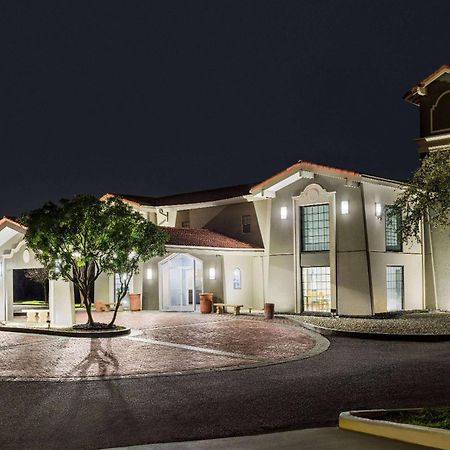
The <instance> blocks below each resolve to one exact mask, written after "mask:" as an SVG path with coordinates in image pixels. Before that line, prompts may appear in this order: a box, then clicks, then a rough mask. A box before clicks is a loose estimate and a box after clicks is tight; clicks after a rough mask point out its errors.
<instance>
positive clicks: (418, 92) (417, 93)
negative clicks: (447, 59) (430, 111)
mask: <svg viewBox="0 0 450 450" xmlns="http://www.w3.org/2000/svg"><path fill="white" fill-rule="evenodd" d="M444 74H450V66H449V65H448V64H443V65H442V66H441V67H439V69H437V70H435V71H434V72H432V73H430V75H428V76H427V77H425V78H424V79H423V80H422V81H419V83H417V84H416V85H415V86H413V87H412V88H411V89H410V90H409V91H408V92H407V93H406V94H405V95H404V96H403V98H404V99H405V100H406V101H408V102H410V103H413V104H414V105H418V104H419V103H420V97H423V96H424V95H426V92H427V91H426V87H427V86H428V85H429V84H431V83H432V82H433V81H436V80H437V79H438V78H440V77H441V76H442V75H444Z"/></svg>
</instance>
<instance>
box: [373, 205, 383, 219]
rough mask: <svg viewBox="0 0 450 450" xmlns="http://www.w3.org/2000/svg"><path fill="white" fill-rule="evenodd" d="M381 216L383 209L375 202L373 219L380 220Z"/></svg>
mask: <svg viewBox="0 0 450 450" xmlns="http://www.w3.org/2000/svg"><path fill="white" fill-rule="evenodd" d="M382 216H383V208H382V207H381V203H379V202H375V217H376V218H377V219H381V217H382Z"/></svg>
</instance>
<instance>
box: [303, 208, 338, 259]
mask: <svg viewBox="0 0 450 450" xmlns="http://www.w3.org/2000/svg"><path fill="white" fill-rule="evenodd" d="M321 206H326V209H327V215H328V220H327V226H326V227H322V228H318V229H319V230H320V229H326V230H327V233H326V240H325V241H323V242H320V239H319V240H318V241H315V242H308V243H306V242H305V229H306V227H305V217H306V216H305V211H306V210H307V209H310V208H317V207H321ZM319 215H320V212H319ZM330 225H331V223H330V204H329V203H319V204H317V205H302V206H300V251H301V252H302V253H314V252H316V253H318V252H329V251H330V244H331V242H330ZM318 237H319V238H320V237H322V235H320V234H319V235H318ZM305 244H306V245H305ZM321 244H323V245H324V246H325V247H326V248H313V249H308V248H307V245H310V246H316V247H319V246H321Z"/></svg>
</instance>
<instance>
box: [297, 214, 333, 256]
mask: <svg viewBox="0 0 450 450" xmlns="http://www.w3.org/2000/svg"><path fill="white" fill-rule="evenodd" d="M301 224H302V225H301V226H302V251H304V252H320V251H324V250H329V249H330V212H329V206H328V205H314V206H303V207H302V208H301Z"/></svg>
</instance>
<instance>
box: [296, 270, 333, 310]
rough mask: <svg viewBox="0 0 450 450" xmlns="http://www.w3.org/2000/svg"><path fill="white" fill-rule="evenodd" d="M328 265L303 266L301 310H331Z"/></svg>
mask: <svg viewBox="0 0 450 450" xmlns="http://www.w3.org/2000/svg"><path fill="white" fill-rule="evenodd" d="M330 279H331V277H330V268H329V267H303V268H302V293H303V310H304V311H317V312H330V311H331V281H330Z"/></svg>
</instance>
